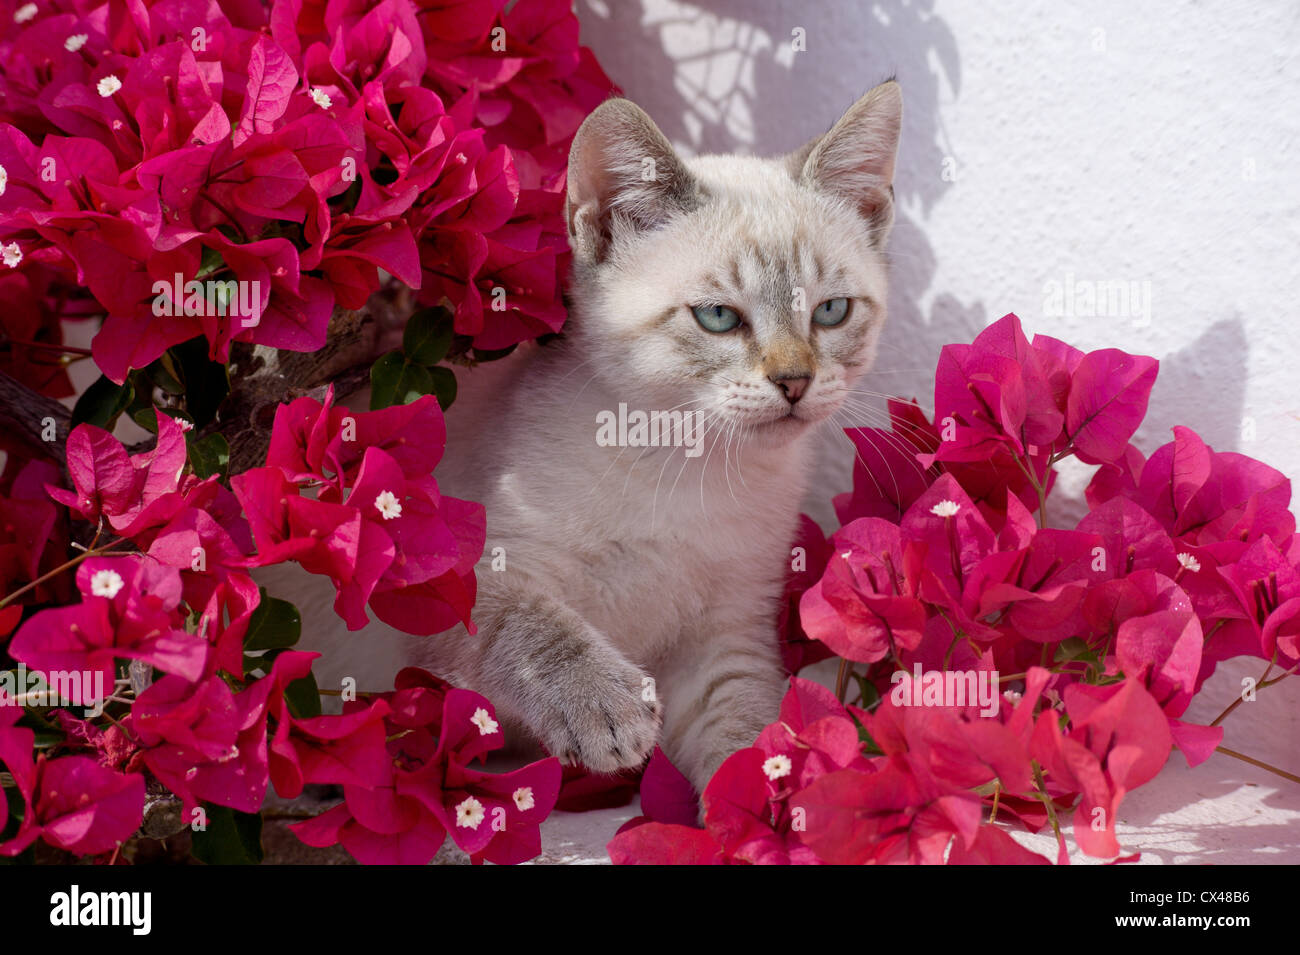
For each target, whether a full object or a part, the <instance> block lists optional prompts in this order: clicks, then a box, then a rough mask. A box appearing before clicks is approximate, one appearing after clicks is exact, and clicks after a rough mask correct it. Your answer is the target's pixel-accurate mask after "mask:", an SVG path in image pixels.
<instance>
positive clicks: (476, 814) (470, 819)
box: [456, 796, 487, 829]
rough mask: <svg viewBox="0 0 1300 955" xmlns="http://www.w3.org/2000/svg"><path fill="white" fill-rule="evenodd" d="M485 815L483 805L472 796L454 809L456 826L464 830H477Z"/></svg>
mask: <svg viewBox="0 0 1300 955" xmlns="http://www.w3.org/2000/svg"><path fill="white" fill-rule="evenodd" d="M486 815H487V813H485V812H484V811H483V804H482V803H481V802H479V801H478V800H477V799H475V798H474V797H473V796H467V797H465V801H464V802H462V803H461V804H460V805H459V806H457V807H456V825H458V826H463V827H464V828H466V829H477V828H478V827H479V823H481V822H482V821H483V817H484V816H486Z"/></svg>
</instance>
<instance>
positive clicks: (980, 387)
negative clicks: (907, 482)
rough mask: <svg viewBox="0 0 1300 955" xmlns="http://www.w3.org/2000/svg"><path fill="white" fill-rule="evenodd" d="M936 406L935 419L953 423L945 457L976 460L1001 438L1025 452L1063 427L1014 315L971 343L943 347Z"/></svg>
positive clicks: (943, 449) (944, 444)
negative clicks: (948, 420)
mask: <svg viewBox="0 0 1300 955" xmlns="http://www.w3.org/2000/svg"><path fill="white" fill-rule="evenodd" d="M934 406H935V420H936V421H942V420H944V419H947V418H951V419H952V420H953V422H954V423H955V428H954V433H953V434H952V436H951V439H947V438H945V440H944V441H942V442H941V444H940V446H939V449H938V452H937V458H938V459H939V460H942V461H978V460H981V459H982V458H985V457H987V456H989V454H991V453H992V452H993V451H994V450H996V449H997V447H998V445H1001V444H1009V445H1010V446H1011V448H1012V449H1014V451H1015V452H1016V453H1017V454H1024V453H1026V450H1027V448H1029V447H1034V448H1048V447H1050V446H1051V445H1052V444H1053V443H1054V442H1055V441H1056V439H1057V437H1058V436H1059V435H1060V433H1061V424H1062V414H1061V411H1060V409H1059V408H1057V406H1056V401H1055V399H1054V396H1053V392H1052V389H1051V387H1050V386H1049V383H1048V379H1047V377H1046V375H1045V374H1044V372H1043V369H1042V367H1041V366H1040V362H1039V357H1038V353H1037V351H1035V350H1034V349H1033V348H1032V347H1031V346H1030V344H1029V341H1028V340H1027V339H1026V338H1025V335H1024V332H1023V331H1022V330H1021V328H1020V320H1019V319H1018V318H1016V316H1015V315H1006V316H1004V317H1003V318H1001V319H1000V320H998V321H997V322H995V323H993V324H992V325H990V326H989V327H988V328H986V329H984V331H982V332H981V333H980V334H979V335H978V336H976V338H975V340H974V341H973V342H972V343H971V344H969V345H945V346H944V347H943V349H942V351H940V353H939V364H938V367H937V368H936V370H935V384H934Z"/></svg>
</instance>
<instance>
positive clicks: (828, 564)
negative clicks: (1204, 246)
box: [609, 315, 1300, 864]
mask: <svg viewBox="0 0 1300 955" xmlns="http://www.w3.org/2000/svg"><path fill="white" fill-rule="evenodd" d="M1155 377H1156V362H1155V361H1154V360H1153V359H1151V358H1144V357H1141V356H1135V355H1127V354H1125V353H1123V352H1119V351H1116V350H1113V349H1105V350H1102V351H1096V352H1091V353H1088V354H1084V353H1082V352H1079V351H1077V350H1076V349H1073V348H1071V347H1070V346H1068V345H1065V344H1064V343H1062V342H1059V341H1056V340H1054V339H1051V338H1047V337H1044V336H1036V337H1035V338H1034V340H1033V341H1032V342H1030V341H1028V340H1027V339H1026V338H1025V336H1024V333H1023V332H1022V330H1021V327H1020V323H1019V321H1018V320H1017V318H1016V317H1015V316H1014V315H1008V316H1006V317H1005V318H1003V319H1001V320H1000V321H998V322H996V323H995V324H993V325H992V326H990V327H989V328H987V329H985V331H984V332H982V333H981V334H980V335H979V336H978V337H977V338H976V339H975V341H974V342H973V343H971V344H970V345H948V346H946V347H945V348H944V349H943V351H942V353H941V355H940V358H939V364H938V368H937V371H936V375H935V420H934V423H931V421H929V420H928V419H927V418H926V417H925V416H924V415H923V414H922V412H921V410H920V409H919V408H918V407H917V405H916V404H915V402H913V403H904V402H900V401H895V402H892V403H891V408H890V410H891V413H892V420H893V421H894V429H893V430H892V431H888V432H886V431H882V430H879V429H854V430H850V431H848V432H847V434H848V436H849V437H850V439H852V441H853V443H854V445H855V447H856V449H857V452H858V458H857V462H856V469H855V473H854V486H853V491H852V492H851V493H849V494H844V495H841V496H840V497H839V498H837V499H836V501H835V506H836V511H837V514H838V516H839V519H840V522H841V524H842V526H841V527H840V528H839V530H837V531H835V533H834V534H832V535H831V537H830V539H829V541H827V540H825V539H824V538H823V537H822V535H821V533H820V531H819V530H818V529H817V528H816V525H815V524H813V523H812V522H811V521H809V520H805V521H804V524H803V529H802V539H801V540H800V541H799V545H800V546H799V548H797V549H796V554H798V555H800V556H801V557H802V558H803V559H804V560H806V561H807V563H806V566H801V567H799V568H798V572H797V573H792V575H791V579H790V586H789V591H790V596H791V604H792V605H796V602H797V613H783V629H784V637H785V659H786V662H787V666H789V667H790V668H791V670H792V671H797V670H798V669H799V668H800V667H801V666H802V665H805V664H806V663H808V662H813V661H815V660H818V659H822V658H824V657H825V656H827V655H831V654H833V655H837V656H838V657H839V658H840V660H841V667H840V679H839V689H840V691H841V692H840V693H839V694H838V695H837V694H835V693H832V692H830V691H829V690H827V689H824V688H822V687H821V686H819V685H817V684H815V683H812V682H809V681H807V680H803V679H799V678H794V679H793V681H792V684H791V689H790V691H789V693H788V694H787V696H786V698H785V702H784V703H783V704H782V708H781V714H780V718H779V720H778V721H777V722H775V723H773V724H772V725H771V726H769V727H767V729H766V730H764V731H763V733H762V734H761V735H760V736H759V738H758V739H757V741H756V742H755V744H754V746H753V747H751V748H749V749H745V750H742V751H740V752H738V753H736V754H735V755H733V756H732V757H730V758H729V759H728V760H727V761H726V762H725V763H723V765H722V767H721V768H720V769H719V770H718V771H717V773H716V774H715V775H714V777H713V779H712V780H711V781H710V783H709V785H708V787H707V788H706V789H705V791H704V793H703V795H702V802H703V823H704V826H703V828H699V827H697V826H696V803H695V795H694V793H693V792H692V791H691V788H690V785H689V783H687V782H686V780H685V779H684V778H682V777H681V776H680V774H677V773H676V771H675V770H674V769H673V768H672V767H671V766H670V765H668V764H667V761H666V760H664V759H663V757H662V754H657V755H656V757H655V762H652V763H651V766H650V770H648V771H647V773H646V777H645V780H644V781H643V783H642V789H641V792H642V805H643V809H644V811H645V813H646V815H645V816H644V817H642V818H640V819H637V820H633V822H632V823H630V824H629V825H628V826H627V827H625V828H624V830H623V831H621V832H620V834H619V835H618V836H616V837H615V838H614V840H613V841H612V842H611V843H610V845H609V852H610V856H611V857H612V858H613V860H614V861H615V862H620V863H633V862H637V863H673V862H679V863H728V862H735V863H781V864H789V863H800V864H802V863H866V862H876V863H888V862H917V863H943V862H945V861H946V862H947V863H949V864H972V863H1015V864H1021V863H1046V862H1048V861H1049V860H1047V859H1045V858H1043V857H1042V856H1039V855H1038V854H1036V853H1032V852H1030V851H1028V850H1027V849H1025V848H1024V847H1022V846H1021V845H1020V844H1019V843H1018V842H1016V841H1015V840H1014V839H1013V838H1012V837H1011V836H1010V835H1009V834H1008V832H1007V827H1008V826H1018V827H1021V828H1024V829H1027V830H1029V831H1038V830H1040V829H1042V828H1043V827H1044V826H1046V825H1048V824H1049V823H1050V824H1051V825H1052V826H1053V828H1054V831H1055V832H1056V834H1057V839H1058V845H1059V853H1058V861H1061V862H1064V861H1068V856H1067V854H1066V843H1065V839H1064V834H1063V829H1064V826H1065V822H1066V821H1067V820H1071V821H1072V830H1073V836H1074V840H1075V842H1076V843H1077V845H1078V847H1079V848H1080V849H1081V850H1082V851H1083V852H1084V853H1086V854H1087V855H1090V856H1096V857H1100V858H1107V859H1109V858H1113V857H1115V856H1117V855H1118V853H1119V852H1120V843H1119V840H1118V837H1117V834H1116V832H1115V819H1116V814H1117V812H1118V809H1119V805H1120V803H1121V801H1122V800H1123V798H1124V796H1125V795H1126V794H1127V793H1128V792H1130V791H1132V790H1133V789H1135V788H1136V787H1138V786H1141V785H1142V784H1144V783H1146V782H1147V781H1149V780H1150V779H1152V778H1153V777H1154V776H1155V775H1156V774H1157V773H1158V772H1159V771H1160V769H1161V768H1162V767H1163V766H1164V764H1165V762H1166V760H1167V759H1168V757H1169V754H1170V749H1171V746H1172V747H1176V748H1178V749H1179V750H1180V751H1181V752H1182V753H1183V756H1184V758H1185V759H1186V760H1187V762H1188V764H1189V765H1190V766H1195V765H1197V764H1199V763H1201V762H1203V761H1204V760H1206V759H1207V758H1209V756H1210V754H1211V753H1212V752H1214V750H1215V748H1216V747H1217V746H1218V745H1219V743H1220V741H1221V739H1222V729H1221V727H1219V726H1218V725H1217V723H1218V722H1219V721H1218V720H1216V721H1215V724H1214V725H1210V726H1201V725H1197V724H1193V723H1187V722H1184V721H1183V720H1181V719H1180V717H1181V716H1182V715H1183V714H1184V712H1185V711H1186V710H1187V707H1188V704H1189V703H1190V702H1191V700H1192V697H1193V696H1194V695H1195V694H1196V693H1197V692H1198V691H1199V690H1200V689H1201V687H1202V685H1203V684H1204V683H1205V680H1206V679H1207V678H1208V677H1209V676H1210V675H1211V674H1212V673H1213V672H1214V668H1215V666H1216V665H1217V664H1218V663H1219V661H1221V660H1225V659H1228V658H1230V657H1235V656H1241V655H1247V656H1254V657H1259V658H1261V659H1263V660H1266V661H1268V669H1267V670H1266V671H1265V672H1264V675H1263V676H1262V677H1261V678H1260V680H1259V683H1258V685H1259V686H1260V687H1264V686H1267V685H1269V684H1270V683H1273V682H1276V681H1277V680H1278V679H1280V678H1281V677H1282V676H1285V675H1286V674H1289V673H1292V672H1294V671H1295V670H1296V669H1297V667H1298V666H1300V574H1298V572H1297V571H1298V568H1300V537H1297V535H1296V533H1295V530H1296V523H1295V518H1294V516H1293V515H1292V514H1291V513H1290V511H1288V510H1287V506H1288V504H1289V501H1290V483H1289V482H1288V481H1287V479H1286V478H1285V477H1283V476H1282V475H1281V474H1280V473H1278V472H1277V471H1275V470H1273V469H1272V468H1270V467H1268V466H1266V465H1264V464H1262V463H1260V462H1259V461H1255V460H1253V459H1251V458H1248V457H1246V456H1244V455H1240V454H1233V453H1220V452H1215V451H1213V450H1212V449H1211V448H1209V447H1208V446H1207V445H1206V444H1205V443H1204V442H1203V441H1201V439H1200V438H1199V437H1197V435H1196V434H1195V432H1193V431H1191V430H1189V429H1187V428H1181V427H1180V428H1175V429H1174V440H1173V441H1172V442H1170V443H1169V444H1167V445H1165V446H1163V447H1161V448H1159V449H1158V450H1157V451H1156V452H1155V453H1154V454H1152V455H1151V457H1150V458H1149V459H1148V458H1145V457H1144V456H1143V454H1142V453H1141V452H1140V451H1139V450H1138V449H1137V448H1136V447H1134V446H1133V445H1132V444H1131V443H1129V439H1130V438H1131V437H1132V435H1133V433H1134V432H1135V430H1136V429H1137V427H1138V425H1139V424H1140V423H1141V420H1142V418H1143V415H1144V414H1145V412H1146V406H1147V396H1148V394H1149V392H1150V390H1151V386H1152V385H1153V383H1154V381H1155ZM1070 455H1073V456H1075V457H1077V458H1079V459H1080V460H1081V461H1083V462H1085V463H1088V464H1094V465H1098V466H1099V467H1098V469H1097V471H1096V473H1095V475H1094V476H1093V478H1092V481H1091V483H1090V484H1089V485H1088V489H1087V501H1088V505H1089V508H1090V510H1089V513H1088V514H1087V515H1086V516H1085V517H1084V518H1083V519H1082V520H1080V521H1079V523H1078V524H1077V526H1075V527H1074V528H1069V529H1067V528H1058V527H1053V526H1051V525H1050V524H1049V521H1048V512H1047V504H1048V499H1049V492H1050V489H1051V487H1052V481H1053V467H1054V465H1056V464H1057V463H1058V462H1059V461H1061V460H1062V459H1064V458H1066V457H1068V456H1070ZM818 647H821V648H822V649H820V650H818V649H817V648H818ZM1277 671H1281V673H1280V675H1277V676H1274V677H1273V679H1272V680H1270V679H1269V677H1270V676H1273V675H1274V674H1275V673H1276V672H1277ZM958 675H961V677H962V680H960V681H958V680H956V679H954V678H955V677H957V676H958ZM972 678H980V679H972ZM981 679H982V681H983V682H981ZM850 684H856V686H857V690H858V693H857V699H856V702H855V703H850V704H848V705H846V704H845V703H844V702H842V700H843V699H844V696H845V690H846V689H847V687H848V686H849V685H850ZM985 685H987V686H989V687H990V688H991V693H989V694H988V696H987V697H984V696H983V695H981V696H980V698H979V699H977V698H976V697H977V691H976V687H982V686H985ZM958 687H960V688H961V689H957V688H958ZM954 689H957V695H956V698H955V699H954V698H953V697H954V693H953V690H954ZM1229 709H1231V707H1229ZM1226 712H1227V711H1225V715H1226ZM1220 719H1222V717H1220ZM656 763H657V764H658V765H656Z"/></svg>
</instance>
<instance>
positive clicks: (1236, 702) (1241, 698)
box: [1210, 655, 1276, 726]
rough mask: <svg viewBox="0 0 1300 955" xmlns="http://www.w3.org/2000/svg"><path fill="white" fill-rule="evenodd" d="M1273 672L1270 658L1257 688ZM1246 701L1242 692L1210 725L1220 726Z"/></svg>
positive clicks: (1256, 683) (1256, 684)
mask: <svg viewBox="0 0 1300 955" xmlns="http://www.w3.org/2000/svg"><path fill="white" fill-rule="evenodd" d="M1274 659H1276V655H1275V656H1274ZM1272 672H1273V660H1270V661H1268V667H1267V669H1265V670H1264V675H1263V676H1261V677H1260V678H1259V679H1258V680H1256V681H1255V686H1256V688H1259V687H1262V686H1263V685H1264V680H1266V679H1267V678H1268V675H1269V674H1270V673H1272ZM1245 702H1246V698H1245V697H1244V696H1242V695H1241V694H1237V698H1236V699H1235V700H1233V701H1232V702H1231V703H1229V704H1228V708H1227V709H1226V710H1224V711H1223V712H1222V713H1220V714H1219V715H1218V716H1216V717H1215V718H1214V722H1212V723H1211V724H1210V725H1211V726H1218V725H1219V724H1220V723H1222V722H1223V721H1224V720H1225V719H1226V718H1227V716H1228V714H1229V713H1231V712H1232V711H1233V710H1235V709H1236V708H1237V707H1239V706H1241V704H1242V703H1245Z"/></svg>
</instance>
